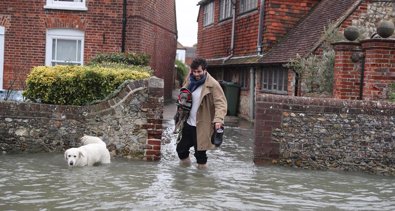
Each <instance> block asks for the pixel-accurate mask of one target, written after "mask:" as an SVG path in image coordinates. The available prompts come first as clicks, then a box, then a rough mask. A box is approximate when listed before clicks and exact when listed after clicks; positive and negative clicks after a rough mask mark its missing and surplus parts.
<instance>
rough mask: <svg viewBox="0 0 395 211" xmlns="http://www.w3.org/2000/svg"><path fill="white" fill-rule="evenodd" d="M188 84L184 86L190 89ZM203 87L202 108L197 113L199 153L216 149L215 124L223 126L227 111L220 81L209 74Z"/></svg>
mask: <svg viewBox="0 0 395 211" xmlns="http://www.w3.org/2000/svg"><path fill="white" fill-rule="evenodd" d="M188 84H189V81H188V82H187V83H186V84H184V87H185V88H186V87H188ZM202 86H203V87H202V93H201V95H200V106H199V109H198V111H197V113H196V135H197V149H198V150H199V151H201V150H208V149H213V148H214V147H215V146H214V145H213V144H211V136H212V134H213V132H214V123H215V122H221V123H222V124H223V123H224V118H225V116H226V111H227V102H226V98H225V94H224V92H223V90H222V88H221V86H220V85H219V83H218V81H217V80H215V79H214V78H213V77H212V76H211V75H210V74H209V73H207V78H206V81H205V82H204V84H203V85H202Z"/></svg>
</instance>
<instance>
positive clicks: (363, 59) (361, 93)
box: [359, 55, 365, 100]
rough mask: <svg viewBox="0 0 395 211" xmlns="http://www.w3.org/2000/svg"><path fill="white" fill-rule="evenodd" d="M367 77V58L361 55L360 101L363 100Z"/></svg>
mask: <svg viewBox="0 0 395 211" xmlns="http://www.w3.org/2000/svg"><path fill="white" fill-rule="evenodd" d="M364 77H365V56H364V55H361V81H360V83H359V99H360V100H362V98H363V83H364V79H363V78H364Z"/></svg>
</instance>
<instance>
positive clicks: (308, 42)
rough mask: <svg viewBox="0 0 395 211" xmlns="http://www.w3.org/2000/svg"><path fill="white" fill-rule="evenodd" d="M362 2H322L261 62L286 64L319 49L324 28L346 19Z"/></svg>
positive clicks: (344, 0)
mask: <svg viewBox="0 0 395 211" xmlns="http://www.w3.org/2000/svg"><path fill="white" fill-rule="evenodd" d="M360 2H361V0H322V1H321V2H320V3H319V4H318V5H317V6H316V7H315V8H313V10H312V11H311V13H310V14H308V15H307V17H306V18H305V19H304V20H302V21H301V22H300V24H298V25H297V26H296V27H295V28H294V29H292V30H291V31H290V32H289V33H288V35H286V37H284V39H283V40H282V41H280V42H279V43H278V44H277V45H275V46H274V47H273V48H272V49H271V50H270V51H269V52H268V53H267V54H266V55H264V56H263V57H262V58H261V59H260V61H259V62H260V63H264V64H273V63H286V62H288V61H289V59H291V58H295V56H296V54H299V55H301V56H306V55H307V54H308V53H310V52H311V51H312V50H315V49H314V48H316V47H317V43H318V42H320V38H321V37H322V35H323V32H324V28H325V27H326V26H328V25H329V24H330V23H331V22H335V21H338V20H339V19H343V18H346V16H348V15H349V13H350V12H352V11H353V10H354V9H355V7H356V6H358V5H359V4H360ZM341 21H342V20H341ZM341 21H340V22H341Z"/></svg>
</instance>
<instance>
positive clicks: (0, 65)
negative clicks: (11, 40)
mask: <svg viewBox="0 0 395 211" xmlns="http://www.w3.org/2000/svg"><path fill="white" fill-rule="evenodd" d="M4 37H5V28H4V27H3V26H0V47H2V48H0V90H3V89H4V87H3V80H4V51H5V42H4Z"/></svg>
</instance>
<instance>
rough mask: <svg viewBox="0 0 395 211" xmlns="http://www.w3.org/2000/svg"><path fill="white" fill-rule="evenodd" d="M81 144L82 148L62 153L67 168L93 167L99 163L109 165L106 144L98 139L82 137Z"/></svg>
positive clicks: (109, 159)
mask: <svg viewBox="0 0 395 211" xmlns="http://www.w3.org/2000/svg"><path fill="white" fill-rule="evenodd" d="M81 142H82V144H83V146H80V147H78V148H70V149H68V150H66V151H65V152H64V158H65V159H66V161H67V164H68V165H69V166H93V165H94V164H99V163H102V164H105V163H111V156H110V152H109V151H108V149H107V147H106V143H104V141H102V140H101V139H100V138H99V137H95V136H88V135H84V136H83V137H82V138H81Z"/></svg>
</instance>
